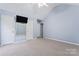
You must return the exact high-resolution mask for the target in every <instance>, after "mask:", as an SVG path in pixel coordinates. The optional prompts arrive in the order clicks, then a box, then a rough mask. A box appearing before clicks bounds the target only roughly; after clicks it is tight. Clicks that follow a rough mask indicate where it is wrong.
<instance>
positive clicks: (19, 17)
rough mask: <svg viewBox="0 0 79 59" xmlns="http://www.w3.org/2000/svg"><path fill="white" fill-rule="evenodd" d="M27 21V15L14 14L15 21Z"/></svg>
mask: <svg viewBox="0 0 79 59" xmlns="http://www.w3.org/2000/svg"><path fill="white" fill-rule="evenodd" d="M27 21H28V18H27V17H23V16H19V15H16V22H19V23H27Z"/></svg>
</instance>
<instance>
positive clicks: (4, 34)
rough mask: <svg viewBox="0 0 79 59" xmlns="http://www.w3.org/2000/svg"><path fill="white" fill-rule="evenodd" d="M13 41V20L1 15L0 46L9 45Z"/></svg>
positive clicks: (10, 17)
mask: <svg viewBox="0 0 79 59" xmlns="http://www.w3.org/2000/svg"><path fill="white" fill-rule="evenodd" d="M14 40H15V20H14V17H13V16H9V15H1V44H2V45H4V44H10V43H13V42H14Z"/></svg>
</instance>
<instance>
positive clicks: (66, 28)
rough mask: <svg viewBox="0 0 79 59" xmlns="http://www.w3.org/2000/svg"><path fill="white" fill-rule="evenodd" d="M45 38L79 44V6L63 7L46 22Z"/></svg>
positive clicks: (54, 11) (53, 12)
mask: <svg viewBox="0 0 79 59" xmlns="http://www.w3.org/2000/svg"><path fill="white" fill-rule="evenodd" d="M44 37H48V38H56V39H58V40H63V41H69V42H74V43H79V6H73V5H72V6H68V5H61V7H58V8H55V9H54V10H52V12H51V14H50V15H48V17H47V18H46V19H45V21H44Z"/></svg>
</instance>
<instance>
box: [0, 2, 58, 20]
mask: <svg viewBox="0 0 79 59" xmlns="http://www.w3.org/2000/svg"><path fill="white" fill-rule="evenodd" d="M47 5H48V6H41V7H40V8H39V6H38V3H0V9H1V10H7V11H10V12H12V13H14V14H18V15H22V16H26V17H36V18H38V19H43V18H44V17H46V15H47V14H48V13H49V12H50V11H51V10H52V9H53V8H54V7H55V6H57V5H58V4H56V3H47Z"/></svg>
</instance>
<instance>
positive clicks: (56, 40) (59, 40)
mask: <svg viewBox="0 0 79 59" xmlns="http://www.w3.org/2000/svg"><path fill="white" fill-rule="evenodd" d="M45 39H50V40H55V41H59V42H62V43H67V44H73V45H78V46H79V44H78V43H73V42H68V41H64V40H59V39H56V38H48V37H45Z"/></svg>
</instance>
